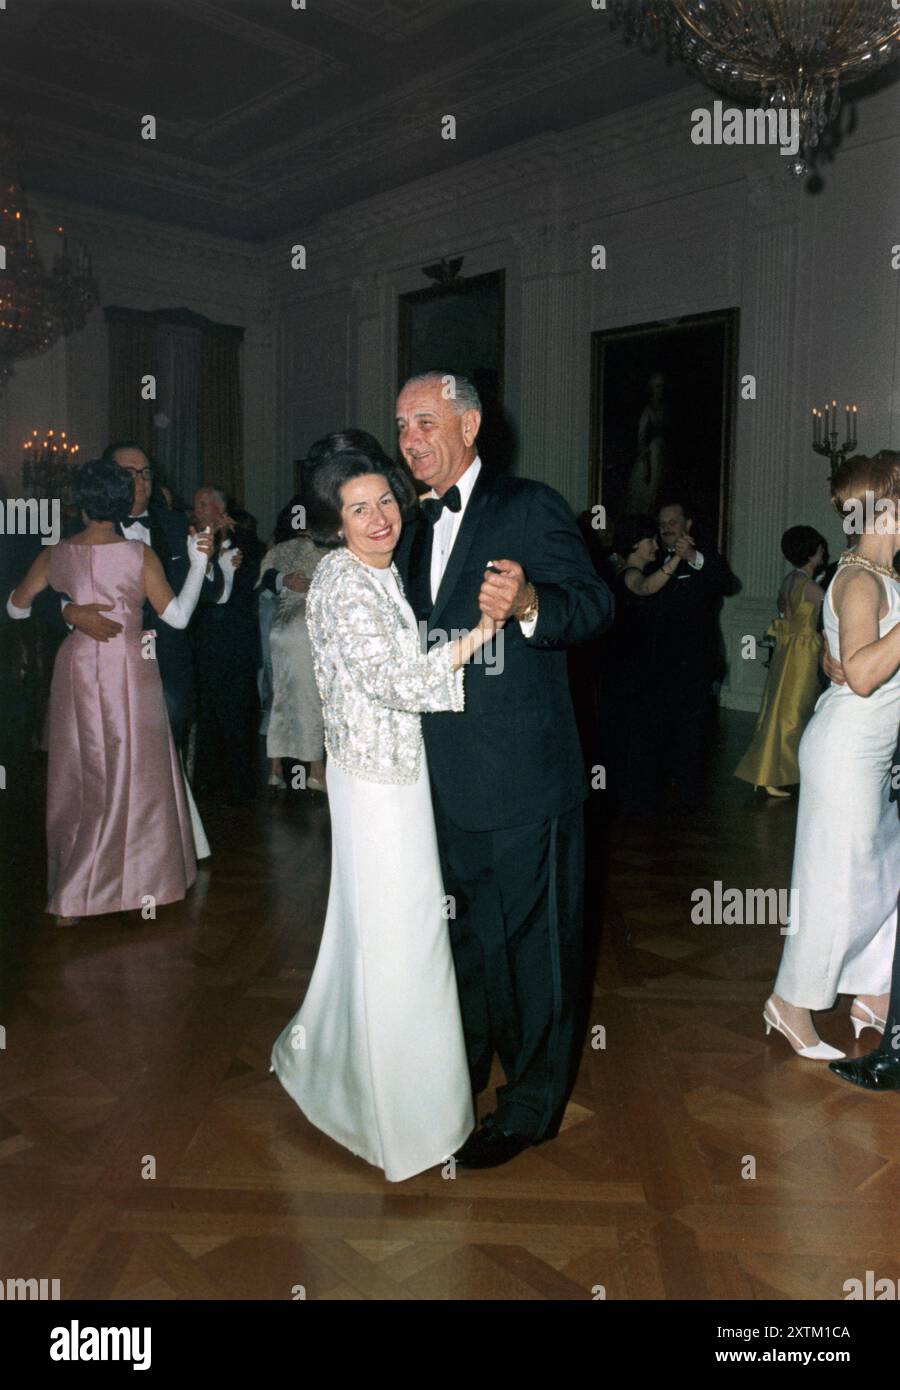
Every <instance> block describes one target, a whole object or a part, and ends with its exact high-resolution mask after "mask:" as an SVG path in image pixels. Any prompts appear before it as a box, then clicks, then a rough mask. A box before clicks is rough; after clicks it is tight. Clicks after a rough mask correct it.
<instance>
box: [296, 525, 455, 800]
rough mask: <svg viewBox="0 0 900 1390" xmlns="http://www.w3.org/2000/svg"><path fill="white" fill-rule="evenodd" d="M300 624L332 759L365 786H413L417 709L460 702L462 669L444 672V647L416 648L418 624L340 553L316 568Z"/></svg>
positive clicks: (418, 751)
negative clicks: (305, 628) (303, 622)
mask: <svg viewBox="0 0 900 1390" xmlns="http://www.w3.org/2000/svg"><path fill="white" fill-rule="evenodd" d="M392 569H393V573H394V575H395V577H396V579H397V584H398V586H399V587H400V592H401V593H402V592H403V586H402V584H401V581H400V577H399V575H398V574H397V570H396V567H393V566H392ZM306 621H307V626H308V628H309V636H310V641H311V643H312V652H313V666H314V668H315V674H316V684H317V685H318V687H319V694H320V695H321V697H322V711H323V714H324V719H325V747H326V749H327V752H328V756H329V758H331V759H332V760H333V761H334V762H335V763H336V764H337V766H338V767H340V768H342V769H343V770H344V772H349V773H351V774H352V775H353V776H355V777H360V778H362V779H363V780H364V781H366V782H391V783H398V784H399V783H412V782H416V781H417V780H418V777H419V772H420V770H421V765H422V722H421V719H420V717H419V715H420V713H424V712H428V713H433V712H436V711H440V710H456V711H459V710H462V709H463V705H464V692H463V679H462V677H463V671H462V668H461V667H460V669H459V670H458V671H453V670H452V669H451V665H450V644H449V643H443V644H441V645H440V646H436V647H432V649H431V650H430V651H429V652H427V653H425V652H423V651H422V650H421V645H420V641H419V633H418V630H417V628H416V627H415V626H414V625H412V624H411V623H410V621H409V619H408V618H407V617H406V616H405V615H404V614H403V613H402V612H401V611H400V609H399V608H398V607H397V604H396V603H395V602H394V600H393V599H392V598H391V596H390V594H389V593H388V592H387V590H386V589H385V588H384V587H383V585H382V584H381V583H380V581H379V580H378V579H377V578H376V577H375V576H374V575H371V574H370V573H369V571H368V569H367V567H366V566H365V565H364V564H363V563H362V561H361V560H358V559H357V558H356V556H355V555H354V554H353V552H352V551H350V550H347V549H346V548H342V549H340V550H333V551H331V552H330V553H329V554H328V555H326V556H325V558H324V560H322V561H321V562H320V564H319V565H318V567H317V569H316V572H315V574H314V575H313V578H312V582H311V584H310V586H309V595H308V598H307V601H306Z"/></svg>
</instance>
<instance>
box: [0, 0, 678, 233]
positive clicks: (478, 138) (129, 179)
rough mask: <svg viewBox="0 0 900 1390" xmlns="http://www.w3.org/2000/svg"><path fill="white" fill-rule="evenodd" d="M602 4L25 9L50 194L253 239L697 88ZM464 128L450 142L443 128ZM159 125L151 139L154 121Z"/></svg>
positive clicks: (73, 3)
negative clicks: (620, 36) (619, 34)
mask: <svg viewBox="0 0 900 1390" xmlns="http://www.w3.org/2000/svg"><path fill="white" fill-rule="evenodd" d="M686 80H687V79H686V78H685V76H684V75H683V74H682V73H681V71H680V70H679V69H677V68H671V67H667V66H666V65H665V63H664V62H663V61H662V60H659V61H655V60H651V59H648V58H647V57H646V56H644V55H642V54H639V53H636V52H631V51H629V50H627V49H625V48H624V47H623V46H622V45H621V43H620V42H619V41H618V40H617V39H616V38H615V37H614V36H612V35H611V34H610V33H609V29H608V25H607V20H606V17H605V15H603V13H602V12H598V11H595V10H594V9H593V8H592V7H591V6H590V5H589V4H587V3H586V0H307V8H306V9H305V10H302V9H296V10H295V9H294V8H293V7H292V5H291V4H290V3H289V0H10V3H9V7H8V9H7V10H6V11H0V113H5V114H6V115H7V116H13V117H15V119H16V121H17V123H18V126H19V129H20V132H21V134H22V137H23V144H24V150H25V156H24V168H23V174H24V177H25V181H26V184H27V186H28V187H29V188H30V189H32V190H33V191H35V192H45V193H49V194H56V195H60V196H64V197H67V198H73V199H77V200H79V201H82V202H86V203H90V204H92V205H95V206H101V207H109V208H112V209H115V210H120V211H124V212H133V213H137V214H140V215H141V216H144V217H150V218H158V219H160V220H164V221H167V222H170V223H176V224H183V225H185V226H190V227H196V228H198V229H202V230H206V231H210V232H213V233H217V234H220V235H226V236H237V237H241V238H244V239H246V240H249V241H255V240H260V239H264V238H267V237H271V236H274V235H281V234H285V235H293V234H295V233H297V232H298V231H301V230H302V229H303V228H305V227H307V226H308V225H309V224H310V223H311V222H312V221H313V220H314V219H315V218H316V217H318V216H320V215H322V214H324V213H327V212H331V211H334V210H335V209H337V208H340V207H342V206H345V205H347V204H348V203H351V202H354V201H356V200H358V199H360V198H365V197H369V196H372V195H374V194H377V193H381V192H385V191H388V190H390V189H392V188H396V187H398V186H400V185H403V184H406V183H409V182H411V181H413V180H415V179H416V178H418V177H421V176H423V175H427V174H430V173H434V172H436V171H438V170H441V169H445V168H448V167H452V166H454V165H456V164H460V163H462V162H464V161H466V160H469V159H472V158H477V157H479V156H481V155H484V154H487V153H489V152H491V151H493V150H496V149H500V148H503V147H504V146H506V145H509V144H512V143H515V142H518V141H521V140H526V139H528V138H530V137H532V136H534V135H537V134H540V133H542V132H543V131H545V130H548V129H551V130H564V129H566V128H568V127H571V126H573V125H575V124H578V123H580V122H582V121H585V120H590V119H592V118H594V117H597V116H599V115H603V114H606V113H608V112H611V111H616V110H620V109H622V108H625V107H630V106H633V105H636V104H638V103H640V102H642V101H644V100H646V99H647V98H650V97H653V96H656V95H660V94H663V93H665V92H668V91H671V90H673V89H674V88H676V87H678V86H680V85H682V84H683V83H685V82H686ZM445 114H452V115H454V116H455V117H456V119H457V123H458V133H457V139H456V141H446V140H443V139H441V133H440V130H441V118H442V116H443V115H445ZM145 115H153V116H155V118H156V121H157V136H156V139H155V140H154V141H147V140H143V139H142V138H141V118H142V117H143V116H145Z"/></svg>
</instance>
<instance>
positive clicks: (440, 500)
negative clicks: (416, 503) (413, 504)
mask: <svg viewBox="0 0 900 1390" xmlns="http://www.w3.org/2000/svg"><path fill="white" fill-rule="evenodd" d="M445 507H448V508H449V509H450V511H451V512H459V511H462V498H461V497H460V495H459V488H458V487H456V486H455V485H454V486H453V487H448V489H447V491H446V492H445V493H444V495H443V497H425V498H424V499H423V501H422V511H423V512H424V513H425V516H426V517H427V518H428V520H429V521H430V522H431V524H432V526H433V525H434V524H435V522H436V521H437V520H438V518H439V517H440V515H441V512H442V511H443V510H444V508H445Z"/></svg>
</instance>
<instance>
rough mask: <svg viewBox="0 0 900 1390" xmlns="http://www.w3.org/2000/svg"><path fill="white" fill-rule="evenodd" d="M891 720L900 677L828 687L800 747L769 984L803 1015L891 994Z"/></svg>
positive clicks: (898, 854) (899, 885)
mask: <svg viewBox="0 0 900 1390" xmlns="http://www.w3.org/2000/svg"><path fill="white" fill-rule="evenodd" d="M838 572H840V571H838ZM881 577H882V578H883V582H884V585H885V589H886V591H887V596H888V604H889V607H888V612H887V615H886V617H884V618H883V619H882V620H881V623H880V626H879V631H880V635H881V636H882V637H885V636H886V635H887V633H888V632H890V631H891V629H892V628H894V627H896V625H897V624H898V623H900V581H897V580H892V579H888V578H887V577H886V576H881ZM833 588H834V581H832V584H831V586H830V587H829V590H828V593H827V594H826V596H825V606H824V619H825V637H826V640H827V642H828V646H829V648H830V650H831V653H832V655H833V656H834V657H835V658H836V659H839V658H840V644H839V639H838V620H837V616H836V614H835V611H834V605H833V603H832V598H831V595H832V591H833ZM898 721H900V670H898V671H895V672H894V674H893V676H892V677H891V679H890V680H888V681H885V683H884V684H883V685H882V686H880V687H879V689H878V690H875V691H873V693H872V694H871V695H869V696H867V697H863V696H861V695H856V694H854V692H853V691H852V690H851V689H850V687H849V685H832V686H831V687H830V688H829V689H828V690H826V691H825V693H824V694H823V695H821V696H820V697H819V701H818V703H817V705H816V708H815V712H814V714H813V717H812V719H811V720H810V722H809V724H808V725H807V726H806V731H805V733H804V735H803V738H802V740H801V742H800V801H799V806H798V811H797V839H796V844H795V848H794V871H793V878H792V882H791V887H792V889H794V890H796V891H795V894H794V895H793V897H792V902H793V903H794V904H795V908H792V914H791V923H790V927H791V931H792V932H793V934H792V935H788V936H786V938H785V946H784V953H783V955H782V958H781V966H780V969H779V971H778V976H777V978H776V980H775V993H776V994H778V995H780V997H781V998H782V999H786V1000H787V1001H788V1003H790V1004H796V1005H797V1006H798V1007H800V1008H805V1009H830V1008H831V1006H832V1004H833V1003H834V1001H835V998H836V996H837V995H838V994H887V993H888V992H889V990H890V987H891V966H892V962H893V956H894V941H895V937H896V929H897V893H898V891H900V820H898V817H897V807H896V805H895V804H894V803H893V802H892V801H890V800H889V792H890V779H891V770H892V769H891V764H892V761H893V754H894V749H895V747H896V744H897V725H898ZM795 927H796V928H797V929H796V931H794V930H793V929H794V928H795Z"/></svg>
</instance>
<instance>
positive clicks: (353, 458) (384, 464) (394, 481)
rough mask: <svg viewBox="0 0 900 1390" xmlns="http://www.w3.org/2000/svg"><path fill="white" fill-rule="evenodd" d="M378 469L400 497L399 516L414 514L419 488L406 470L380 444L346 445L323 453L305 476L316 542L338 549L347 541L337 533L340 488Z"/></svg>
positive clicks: (310, 524) (308, 526) (309, 528)
mask: <svg viewBox="0 0 900 1390" xmlns="http://www.w3.org/2000/svg"><path fill="white" fill-rule="evenodd" d="M371 473H375V474H377V475H378V476H379V477H382V478H384V479H385V481H386V482H387V485H388V487H389V488H390V489H391V492H392V493H393V494H394V496H395V497H396V499H397V504H398V506H399V508H400V516H401V518H402V519H403V520H404V521H406V520H408V519H409V517H411V516H414V515H415V511H416V506H417V501H416V490H415V488H414V487H413V485H412V482H411V481H410V478H409V476H408V474H407V473H405V472H404V471H403V469H402V468H400V467H399V465H398V464H396V463H394V461H393V460H392V459H389V458H387V456H386V455H385V454H383V453H382V452H381V450H380V448H377V447H376V448H375V449H344V450H343V451H341V452H339V453H335V454H332V455H331V456H328V457H323V458H321V459H320V460H319V462H317V463H315V464H314V466H313V467H312V468H311V469H309V471H308V473H307V475H306V477H305V480H304V481H305V491H304V496H305V498H306V529H307V531H308V532H309V535H310V537H311V538H312V539H313V540H314V541H315V543H316V545H320V546H322V547H324V548H325V549H335V548H336V547H337V546H340V545H343V544H344V542H343V541H342V540H341V538H340V537H339V536H338V531H339V530H340V528H341V524H342V517H341V507H342V505H343V503H342V498H341V489H342V488H343V487H344V485H345V484H346V483H349V482H351V481H352V480H353V479H354V478H365V477H367V476H368V475H369V474H371Z"/></svg>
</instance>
